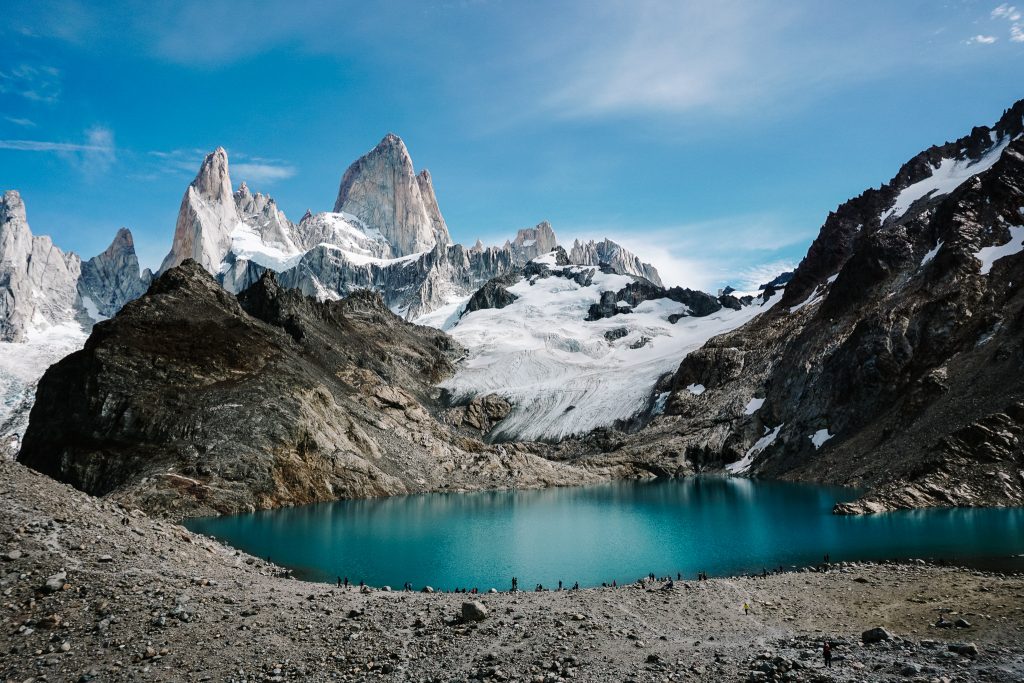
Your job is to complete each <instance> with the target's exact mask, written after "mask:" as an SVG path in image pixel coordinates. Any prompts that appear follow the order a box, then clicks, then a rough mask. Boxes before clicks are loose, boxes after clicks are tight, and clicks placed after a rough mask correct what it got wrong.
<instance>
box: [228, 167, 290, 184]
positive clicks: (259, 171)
mask: <svg viewBox="0 0 1024 683" xmlns="http://www.w3.org/2000/svg"><path fill="white" fill-rule="evenodd" d="M231 174H232V175H233V176H234V177H235V178H237V179H239V180H244V181H246V182H247V183H273V182H276V181H278V180H287V179H288V178H291V177H292V176H294V175H295V168H294V167H292V166H287V165H277V164H273V163H265V162H264V163H246V162H242V163H240V164H233V165H232V166H231Z"/></svg>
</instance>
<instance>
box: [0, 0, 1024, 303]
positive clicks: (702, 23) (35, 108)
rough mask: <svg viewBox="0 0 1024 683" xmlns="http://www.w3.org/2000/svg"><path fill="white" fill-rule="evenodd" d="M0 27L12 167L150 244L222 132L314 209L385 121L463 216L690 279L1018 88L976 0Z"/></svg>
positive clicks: (735, 267)
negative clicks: (547, 233)
mask: <svg viewBox="0 0 1024 683" xmlns="http://www.w3.org/2000/svg"><path fill="white" fill-rule="evenodd" d="M783 5H784V7H782V6H783ZM1022 7H1024V3H1022ZM0 41H2V43H3V45H4V49H3V51H2V54H0V189H18V190H20V191H21V192H22V195H23V197H24V198H25V201H26V204H27V208H28V215H29V222H30V224H31V225H32V228H33V230H34V231H35V232H36V233H37V234H49V235H52V236H53V237H54V239H55V241H56V242H57V243H58V244H59V245H60V246H62V247H63V248H66V249H71V250H74V251H77V252H78V253H80V254H82V255H83V256H86V257H88V256H91V255H93V254H95V253H97V252H98V251H100V250H102V249H103V248H104V247H105V246H106V245H107V244H108V243H109V242H110V240H111V239H112V238H113V235H114V233H115V231H116V230H117V228H118V227H120V226H121V225H127V226H128V227H130V228H131V229H132V231H133V232H134V233H135V236H136V242H137V246H138V249H139V252H140V257H141V258H142V260H143V262H144V263H145V264H146V265H150V266H156V265H157V264H158V263H159V261H160V260H161V258H162V257H163V255H164V253H166V251H167V249H168V247H169V245H170V240H171V235H172V232H173V228H174V219H175V216H176V214H177V210H178V206H179V203H180V201H181V196H182V193H183V192H184V189H185V187H186V186H187V184H188V183H189V182H190V180H191V179H192V177H193V176H194V174H195V171H196V169H197V168H198V164H199V162H200V161H201V159H202V156H203V154H204V153H205V152H207V151H209V150H211V149H213V148H214V147H216V146H218V145H223V146H224V147H226V148H227V149H228V152H229V155H230V160H231V168H232V178H233V180H234V182H235V183H236V185H237V183H238V182H239V181H241V180H242V179H247V180H248V183H249V185H250V187H252V188H253V189H255V190H261V191H264V192H268V193H269V194H271V195H273V196H274V197H275V198H276V199H277V200H278V204H279V206H281V208H282V209H283V210H284V211H285V212H286V213H287V214H288V216H289V217H291V218H293V219H298V218H299V217H300V216H301V215H302V213H303V212H304V211H305V210H306V208H311V209H313V210H314V211H317V210H329V209H330V208H331V207H332V206H333V202H334V198H335V194H336V192H337V186H338V181H339V179H340V178H341V174H342V173H343V171H344V170H345V168H346V167H347V166H348V164H349V163H351V162H352V161H353V160H354V159H355V158H357V157H358V156H359V155H360V154H362V153H363V152H365V151H366V150H368V149H370V148H371V147H373V146H374V145H375V144H376V143H377V141H378V140H379V139H380V138H381V137H383V135H384V134H385V133H387V132H388V131H394V132H396V133H398V134H399V135H401V136H402V137H403V139H405V141H406V144H407V145H408V146H409V149H410V151H411V153H412V156H413V160H414V162H415V163H416V165H417V167H426V168H429V169H430V171H431V173H432V175H433V178H434V183H435V188H436V190H437V195H438V200H439V202H440V205H441V209H442V212H443V213H444V215H445V218H446V220H447V221H448V224H449V227H450V229H451V231H452V234H453V236H454V238H455V239H456V240H457V241H462V242H467V243H471V242H472V241H473V240H475V239H476V238H477V237H480V238H482V239H483V240H484V241H485V242H487V243H500V242H503V241H504V240H505V238H506V237H510V236H511V235H513V234H514V232H515V230H516V229H517V228H520V227H525V226H530V225H533V224H536V223H537V222H538V221H540V220H544V219H546V220H550V221H551V222H552V224H553V225H554V228H555V230H556V232H557V233H558V235H559V237H560V238H561V239H562V241H566V240H569V239H571V238H572V237H576V236H581V237H594V238H601V237H604V236H608V237H611V238H613V239H616V240H618V241H620V242H623V243H624V244H626V245H627V246H628V247H630V248H632V249H634V250H635V251H637V252H638V253H640V254H641V256H644V257H645V258H647V259H649V260H651V261H653V262H654V263H655V265H657V266H658V267H659V268H660V269H661V270H662V272H663V275H664V276H665V279H666V280H667V281H669V282H671V283H673V284H685V285H689V286H695V287H702V288H713V287H715V286H718V285H721V284H723V283H726V282H731V283H741V282H744V281H747V280H757V279H759V278H762V277H765V276H767V274H768V273H770V272H772V271H777V270H779V269H781V268H782V267H783V266H785V265H787V264H789V265H792V264H794V263H796V262H797V261H798V260H799V259H800V257H801V256H802V255H803V253H804V252H805V251H806V248H807V245H808V244H809V242H810V240H811V239H813V237H814V235H815V234H816V233H817V230H818V227H819V226H820V225H821V223H822V221H823V220H824V218H825V216H826V215H827V213H828V211H830V210H832V209H833V208H835V207H836V205H838V204H839V203H841V202H842V201H844V200H845V199H847V198H849V197H851V196H853V195H856V194H859V193H860V192H861V191H862V190H864V189H865V188H867V187H870V186H877V185H878V184H880V183H881V182H883V181H885V180H887V179H888V178H889V177H891V176H892V175H893V174H894V173H895V171H896V170H897V168H898V167H899V165H900V164H901V163H902V162H903V161H905V160H906V159H908V158H909V157H910V156H912V155H913V154H915V153H916V152H917V151H919V150H920V149H923V148H925V147H927V146H928V145H930V144H934V143H941V142H944V141H946V140H948V139H954V138H956V137H959V136H961V135H963V134H965V133H967V132H968V131H969V130H970V128H971V126H973V125H977V124H985V123H992V122H993V121H995V119H996V118H998V116H999V114H1000V113H1001V112H1002V110H1003V109H1004V108H1006V107H1008V106H1009V105H1010V104H1012V103H1013V102H1014V101H1015V100H1017V99H1019V98H1021V97H1024V77H1022V73H1024V71H1022V68H1021V67H1022V66H1024V20H1022V18H1021V13H1020V12H1018V11H1017V9H1016V8H1015V7H1014V6H1012V5H1009V4H1000V3H998V2H991V1H989V2H980V1H978V2H976V1H974V0H949V1H946V2H942V1H938V0H932V1H924V0H921V1H919V0H898V1H895V0H885V1H875V0H864V1H861V2H857V3H850V2H839V1H835V2H828V1H822V0H795V1H793V2H786V3H778V2H771V1H769V0H714V1H712V0H707V1H705V2H687V1H685V0H674V1H670V0H630V1H618V0H587V1H585V2H584V1H581V2H541V1H536V2H535V1H532V0H417V1H408V2H398V1H393V2H388V1H383V2H365V1H359V2H309V1H307V0H291V1H290V2H287V3H268V2H258V1H253V2H249V3H240V4H237V5H235V4H232V3H226V2H220V1H218V0H202V1H199V2H196V1H192V0H183V1H180V2H168V3H162V2H154V1H150V2H137V3H133V2H124V3H116V4H115V3H104V2H65V1H52V2H48V1H45V0H42V1H40V0H37V1H31V2H23V1H22V0H7V2H5V23H4V25H3V26H2V28H0Z"/></svg>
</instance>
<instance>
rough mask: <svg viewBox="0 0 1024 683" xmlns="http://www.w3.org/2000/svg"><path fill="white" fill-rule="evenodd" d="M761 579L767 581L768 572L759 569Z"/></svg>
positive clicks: (762, 568)
mask: <svg viewBox="0 0 1024 683" xmlns="http://www.w3.org/2000/svg"><path fill="white" fill-rule="evenodd" d="M761 578H762V579H767V578H768V570H767V569H765V568H764V567H761Z"/></svg>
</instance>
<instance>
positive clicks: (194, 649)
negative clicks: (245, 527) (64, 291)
mask: <svg viewBox="0 0 1024 683" xmlns="http://www.w3.org/2000/svg"><path fill="white" fill-rule="evenodd" d="M467 599H475V600H476V601H478V602H479V603H482V605H483V607H484V608H485V609H486V612H487V613H486V615H484V616H483V618H482V620H481V621H466V620H463V619H462V617H461V615H462V612H463V603H464V602H466V601H467ZM744 603H747V604H748V605H749V606H750V608H751V609H750V614H745V613H744V610H743V604H744ZM0 608H2V617H0V619H2V623H0V628H2V632H0V633H2V635H0V678H2V680H4V681H17V682H19V683H21V682H23V681H149V680H154V681H321V680H337V681H356V680H359V681H363V680H367V681H409V680H411V681H475V680H480V681H488V680H489V681H512V680H517V681H536V682H538V683H552V682H555V681H563V680H580V681H637V682H640V681H659V682H663V681H686V680H705V681H747V680H749V681H864V680H869V681H873V680H886V681H889V680H892V681H897V680H920V681H1024V577H1022V576H1002V575H996V574H988V573H981V572H973V571H968V570H962V569H951V568H940V567H932V566H920V565H914V564H909V565H856V566H839V567H833V568H832V569H831V570H829V571H825V572H820V573H819V572H794V573H787V574H780V575H773V576H769V577H767V578H763V579H762V578H758V579H753V578H731V579H726V578H718V579H716V578H712V579H711V580H709V581H703V582H694V581H686V582H676V583H675V585H674V587H673V588H671V589H666V588H663V582H661V581H655V582H650V583H648V584H647V585H646V586H639V585H632V586H625V587H619V588H616V589H590V590H581V591H563V592H545V593H518V594H508V593H502V594H485V595H480V596H465V595H455V594H442V593H433V594H425V593H399V592H385V591H382V590H376V591H372V592H369V593H361V592H360V591H359V590H358V589H355V588H352V589H349V590H342V589H338V588H336V587H334V586H330V585H325V584H313V583H304V582H300V581H296V580H293V579H290V578H287V574H286V572H284V571H283V570H281V569H280V568H278V567H274V566H272V565H268V564H267V563H265V562H263V561H262V560H258V559H255V558H252V557H250V556H248V555H245V554H242V553H239V552H237V551H235V550H234V549H231V548H228V547H226V546H223V545H220V544H218V543H216V542H214V541H211V540H209V539H207V538H204V537H202V536H197V535H194V534H192V533H190V532H188V531H186V530H185V529H184V528H182V527H181V526H178V525H175V524H172V523H169V522H166V521H160V520H155V519H152V518H150V517H147V516H146V515H144V514H142V513H141V512H138V511H128V510H125V509H123V508H121V507H119V506H118V505H116V504H113V503H109V502H106V501H103V500H101V499H96V498H92V497H90V496H87V495H85V494H82V493H79V492H77V491H75V490H73V489H70V488H68V487H66V486H64V485H62V484H59V483H57V482H55V481H53V480H50V479H48V478H46V477H44V476H41V475H38V474H35V473H33V472H31V471H30V470H27V469H25V468H23V467H22V466H20V465H17V464H15V463H11V462H7V461H4V462H2V463H0ZM471 612H472V610H471ZM474 616H480V615H474ZM940 617H941V619H942V620H943V621H944V622H948V623H949V626H948V627H945V626H943V627H940V626H936V625H935V624H936V622H937V621H938V620H939V619H940ZM958 620H962V621H961V622H960V626H959V627H957V626H956V625H954V624H956V623H957V621H958ZM874 628H884V629H885V631H884V632H881V631H879V632H877V633H876V636H878V637H880V638H882V639H881V640H879V641H878V642H874V643H864V642H862V639H863V634H864V632H865V631H867V630H869V629H874ZM826 638H827V639H829V640H830V641H831V642H832V643H833V652H834V658H833V666H832V668H830V669H825V668H824V666H823V662H822V657H821V646H822V643H823V641H824V639H826Z"/></svg>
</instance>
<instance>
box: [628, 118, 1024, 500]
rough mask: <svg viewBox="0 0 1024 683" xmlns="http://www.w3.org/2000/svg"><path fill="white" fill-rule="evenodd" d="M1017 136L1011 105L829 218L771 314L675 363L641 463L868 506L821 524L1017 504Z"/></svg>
mask: <svg viewBox="0 0 1024 683" xmlns="http://www.w3.org/2000/svg"><path fill="white" fill-rule="evenodd" d="M1022 129H1024V101H1022V102H1019V103H1017V104H1016V105H1014V107H1013V108H1011V109H1010V110H1008V111H1007V112H1006V113H1005V114H1004V116H1003V117H1002V118H1001V119H1000V121H999V123H998V124H996V126H994V127H993V128H991V129H989V128H987V127H986V128H979V129H975V130H974V131H972V133H971V134H970V135H969V136H967V137H965V138H961V139H960V140H958V141H956V142H955V143H947V144H946V145H942V146H940V147H933V148H931V149H929V150H926V151H925V152H922V153H921V154H920V155H918V156H916V157H915V158H914V159H912V160H911V161H910V162H908V163H907V164H905V165H904V166H903V168H901V169H900V172H899V173H898V174H897V176H896V177H895V178H894V179H893V180H892V181H891V182H890V183H888V184H886V185H883V186H882V188H880V189H877V190H869V191H867V192H865V193H864V194H863V195H861V196H860V197H858V198H856V199H854V200H851V201H850V202H847V203H846V204H844V205H843V206H842V207H840V208H839V209H838V210H837V211H836V212H835V213H833V214H831V215H830V216H829V217H828V219H827V220H826V222H825V224H824V226H823V227H822V229H821V234H820V235H819V237H818V239H817V240H815V242H814V244H813V245H812V246H811V248H810V250H809V251H808V254H807V256H806V257H805V259H804V260H803V262H801V265H800V267H799V268H798V269H797V271H796V273H795V274H794V276H793V279H792V280H791V281H790V282H789V283H788V284H787V286H786V288H785V292H784V294H783V295H782V297H781V301H780V303H779V304H777V305H776V306H775V307H774V308H773V309H772V310H771V311H769V312H768V313H766V314H762V315H761V316H759V317H757V318H755V319H754V320H753V321H751V322H750V323H748V324H747V325H745V326H743V327H741V328H739V329H737V330H734V331H732V332H730V333H728V334H725V335H722V336H719V337H716V338H714V339H712V340H710V341H709V342H708V343H707V344H706V345H705V346H704V348H702V349H700V350H699V351H697V352H694V353H691V354H690V355H689V356H688V357H687V358H686V359H685V360H684V361H683V362H682V363H681V365H680V368H679V371H678V372H677V374H676V378H675V379H674V381H673V391H674V393H673V395H672V397H671V398H670V400H669V401H668V403H667V411H666V412H667V413H668V414H667V415H666V416H665V417H663V418H661V419H659V420H656V421H655V423H654V424H653V425H652V426H651V428H649V429H647V430H646V431H645V433H644V434H643V436H642V438H643V439H644V440H646V442H647V444H648V445H649V447H650V448H651V449H654V450H659V449H667V448H669V447H671V449H673V450H676V451H678V450H683V451H684V452H686V453H687V454H688V455H690V456H692V457H698V458H699V459H700V461H701V462H706V463H711V464H713V463H714V462H715V461H717V462H718V463H719V464H725V463H730V462H732V461H735V460H738V459H740V458H742V457H743V456H744V455H746V454H750V455H751V458H750V459H752V460H753V465H752V466H751V467H750V468H749V470H747V471H749V472H750V473H751V474H755V475H759V476H768V477H781V478H791V479H805V480H815V481H824V482H830V483H839V484H848V485H857V486H860V487H863V488H866V489H868V492H867V494H866V496H865V498H864V499H863V500H862V501H859V502H857V503H854V504H850V505H845V506H841V508H839V509H837V512H847V513H849V512H868V511H877V510H886V509H893V508H903V507H923V506H950V505H955V506H965V505H1021V504H1022V503H1024V450H1022V446H1021V443H1022V442H1021V437H1022V436H1024V419H1022V418H1024V414H1022V411H1021V409H1020V407H1019V406H1021V405H1024V379H1022V378H1024V372H1022V370H1024V354H1022V353H1021V348H1022V347H1024V324H1022V323H1021V320H1024V286H1022V284H1024V246H1022V244H1021V242H1022V241H1024V232H1022V228H1021V227H1020V226H1022V224H1024V214H1022V211H1021V209H1022V207H1024V138H1022V136H1021V133H1022ZM979 131H980V132H979ZM981 158H984V159H985V160H986V161H985V163H984V164H981V165H979V166H978V167H977V170H976V172H975V173H976V174H975V175H974V176H973V177H970V178H968V179H966V180H965V181H964V182H962V183H961V184H960V185H959V186H958V187H956V188H955V189H952V188H950V187H949V186H946V187H944V188H943V189H942V190H940V191H932V192H924V193H921V196H920V198H918V199H916V200H915V201H913V202H910V203H909V208H908V209H907V210H905V211H902V212H900V211H896V210H894V209H893V207H894V206H897V205H898V202H904V203H906V202H908V200H907V199H906V198H905V197H904V198H900V197H901V195H900V193H901V192H902V191H903V190H904V189H906V188H907V187H908V186H910V185H911V184H913V183H916V182H918V181H920V180H923V179H927V178H928V177H929V176H930V175H931V174H932V173H935V172H937V170H936V169H937V167H938V166H940V165H941V163H942V160H943V159H945V160H946V162H945V163H946V164H947V165H948V164H952V163H959V164H961V166H962V167H964V168H967V169H970V168H971V166H969V164H970V163H971V161H972V160H978V159H981ZM939 192H942V193H941V194H940V193H939ZM995 247H999V248H1000V250H998V251H997V250H996V249H994V248H995ZM1018 252H1020V253H1018ZM983 266H984V267H983ZM691 384H702V385H703V386H704V387H705V388H706V391H704V392H703V393H702V394H700V395H699V396H693V395H691V394H690V392H688V391H686V387H687V386H690V385H691ZM755 396H757V397H763V399H761V398H758V399H757V401H754V400H753V397H755ZM769 437H770V438H769ZM638 438H639V437H638ZM759 439H761V440H762V441H760V442H758V440H759ZM755 442H758V443H759V444H760V445H759V446H758V448H757V449H752V447H753V446H754V444H755Z"/></svg>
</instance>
